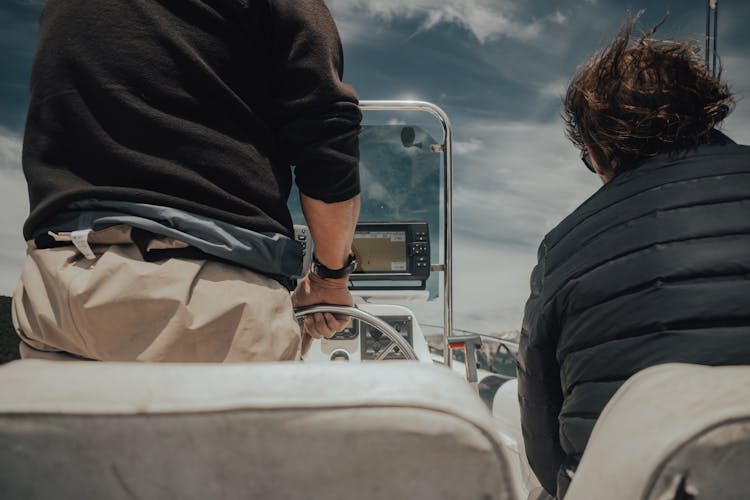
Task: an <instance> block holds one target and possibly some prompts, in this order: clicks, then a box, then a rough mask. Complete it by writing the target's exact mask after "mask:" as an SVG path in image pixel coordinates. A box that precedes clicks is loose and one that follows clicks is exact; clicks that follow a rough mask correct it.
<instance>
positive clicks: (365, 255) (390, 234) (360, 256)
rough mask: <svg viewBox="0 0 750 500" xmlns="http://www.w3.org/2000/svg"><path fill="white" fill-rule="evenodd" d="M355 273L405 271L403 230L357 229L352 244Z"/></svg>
mask: <svg viewBox="0 0 750 500" xmlns="http://www.w3.org/2000/svg"><path fill="white" fill-rule="evenodd" d="M352 250H354V255H355V256H356V258H357V268H356V269H355V270H354V272H355V273H394V272H406V271H407V267H406V232H405V231H357V232H355V233H354V243H353V245H352Z"/></svg>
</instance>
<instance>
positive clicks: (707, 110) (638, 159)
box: [563, 16, 733, 172]
mask: <svg viewBox="0 0 750 500" xmlns="http://www.w3.org/2000/svg"><path fill="white" fill-rule="evenodd" d="M637 20H638V17H637V16H636V17H630V18H629V19H628V20H627V21H626V23H625V24H624V25H623V27H622V28H621V29H620V31H619V33H618V34H617V36H616V37H615V38H614V40H612V42H611V43H610V44H609V45H608V46H607V47H605V48H604V49H603V50H602V51H601V52H599V53H597V54H595V55H594V56H593V57H592V58H591V59H589V60H588V61H587V62H586V63H585V64H584V65H583V67H582V68H581V69H580V70H579V71H578V73H577V74H576V75H575V76H574V77H573V80H572V81H571V83H570V85H569V86H568V90H567V93H566V96H565V98H564V106H565V111H564V115H563V119H564V120H565V123H566V134H567V136H568V138H569V139H570V140H571V141H572V142H573V143H574V144H575V145H576V146H578V147H579V148H581V149H582V150H583V148H584V146H585V145H588V146H590V147H592V148H594V149H595V151H596V152H597V154H598V155H600V156H601V159H602V161H605V165H611V167H612V169H613V171H615V172H619V171H623V170H627V169H631V168H635V167H637V166H638V165H640V164H641V163H643V162H644V161H645V160H647V159H648V158H651V157H653V156H655V155H657V154H660V153H665V152H671V151H676V150H686V149H690V148H693V147H696V146H698V145H700V144H704V143H707V142H709V136H710V133H711V130H712V129H713V128H714V127H715V126H716V125H717V124H718V123H719V122H721V121H722V120H723V119H724V118H726V117H727V115H728V114H729V113H730V112H731V108H732V104H733V100H732V94H731V93H730V92H729V89H728V88H727V86H726V85H724V84H722V83H721V81H720V79H721V72H719V76H718V77H713V76H711V74H710V73H709V71H708V68H707V67H706V65H705V63H704V62H703V59H702V58H701V56H700V49H699V48H698V46H697V44H694V43H688V42H675V41H668V40H657V39H655V38H653V37H652V35H653V34H654V33H655V32H656V30H657V29H658V28H659V26H661V24H662V23H663V22H664V21H662V22H661V23H659V24H657V25H656V26H655V27H654V28H652V29H651V30H650V31H648V32H647V33H645V34H643V35H642V36H641V37H640V38H638V39H637V40H635V41H632V43H631V33H632V32H633V28H634V26H635V24H636V22H637Z"/></svg>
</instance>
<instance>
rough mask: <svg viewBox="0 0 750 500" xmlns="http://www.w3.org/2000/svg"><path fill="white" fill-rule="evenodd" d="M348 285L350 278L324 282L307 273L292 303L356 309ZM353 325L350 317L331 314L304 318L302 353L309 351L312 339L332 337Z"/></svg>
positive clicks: (293, 296)
mask: <svg viewBox="0 0 750 500" xmlns="http://www.w3.org/2000/svg"><path fill="white" fill-rule="evenodd" d="M348 284H349V280H348V278H347V277H344V278H336V279H334V278H326V279H323V278H321V277H320V276H318V275H316V274H315V273H312V272H308V273H307V275H306V276H305V277H304V278H302V279H301V280H300V282H299V284H298V285H297V288H296V289H295V290H294V293H293V294H292V304H293V305H294V307H295V308H297V307H304V306H311V305H315V304H329V305H337V306H353V305H354V300H353V299H352V295H351V293H349V288H348ZM350 325H351V318H349V317H336V316H335V315H334V314H331V313H316V314H312V315H310V316H307V317H305V319H304V328H303V337H302V354H305V353H306V352H307V350H308V349H309V348H310V343H311V342H312V339H321V338H328V337H332V336H333V335H335V334H336V333H338V332H340V331H342V330H344V329H345V328H348V327H349V326H350Z"/></svg>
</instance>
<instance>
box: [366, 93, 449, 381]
mask: <svg viewBox="0 0 750 500" xmlns="http://www.w3.org/2000/svg"><path fill="white" fill-rule="evenodd" d="M359 106H360V108H362V109H363V110H368V111H425V112H427V113H430V114H431V115H433V116H434V117H435V118H437V119H438V121H439V122H440V124H441V125H442V127H443V144H442V146H443V175H444V178H445V187H444V195H443V196H444V198H445V206H444V214H443V230H444V239H443V242H444V248H443V256H444V259H445V260H444V262H443V264H442V269H440V267H439V266H438V270H442V271H443V272H444V275H443V359H444V360H445V364H446V365H447V366H451V365H452V364H453V356H451V354H450V346H449V345H448V344H449V342H448V337H450V336H451V335H452V332H453V129H452V127H451V122H450V119H449V118H448V115H447V114H445V111H443V110H442V109H441V108H440V107H438V106H436V105H434V104H432V103H430V102H426V101H360V103H359Z"/></svg>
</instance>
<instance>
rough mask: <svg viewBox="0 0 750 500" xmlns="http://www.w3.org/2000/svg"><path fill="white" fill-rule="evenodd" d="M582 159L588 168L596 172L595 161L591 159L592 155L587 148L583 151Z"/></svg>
mask: <svg viewBox="0 0 750 500" xmlns="http://www.w3.org/2000/svg"><path fill="white" fill-rule="evenodd" d="M581 161H582V162H583V164H584V165H586V168H588V169H589V170H590V171H591V172H592V173H594V174H595V173H596V169H595V168H594V163H593V162H592V161H591V156H589V152H588V151H586V150H585V149H584V150H583V151H581Z"/></svg>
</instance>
